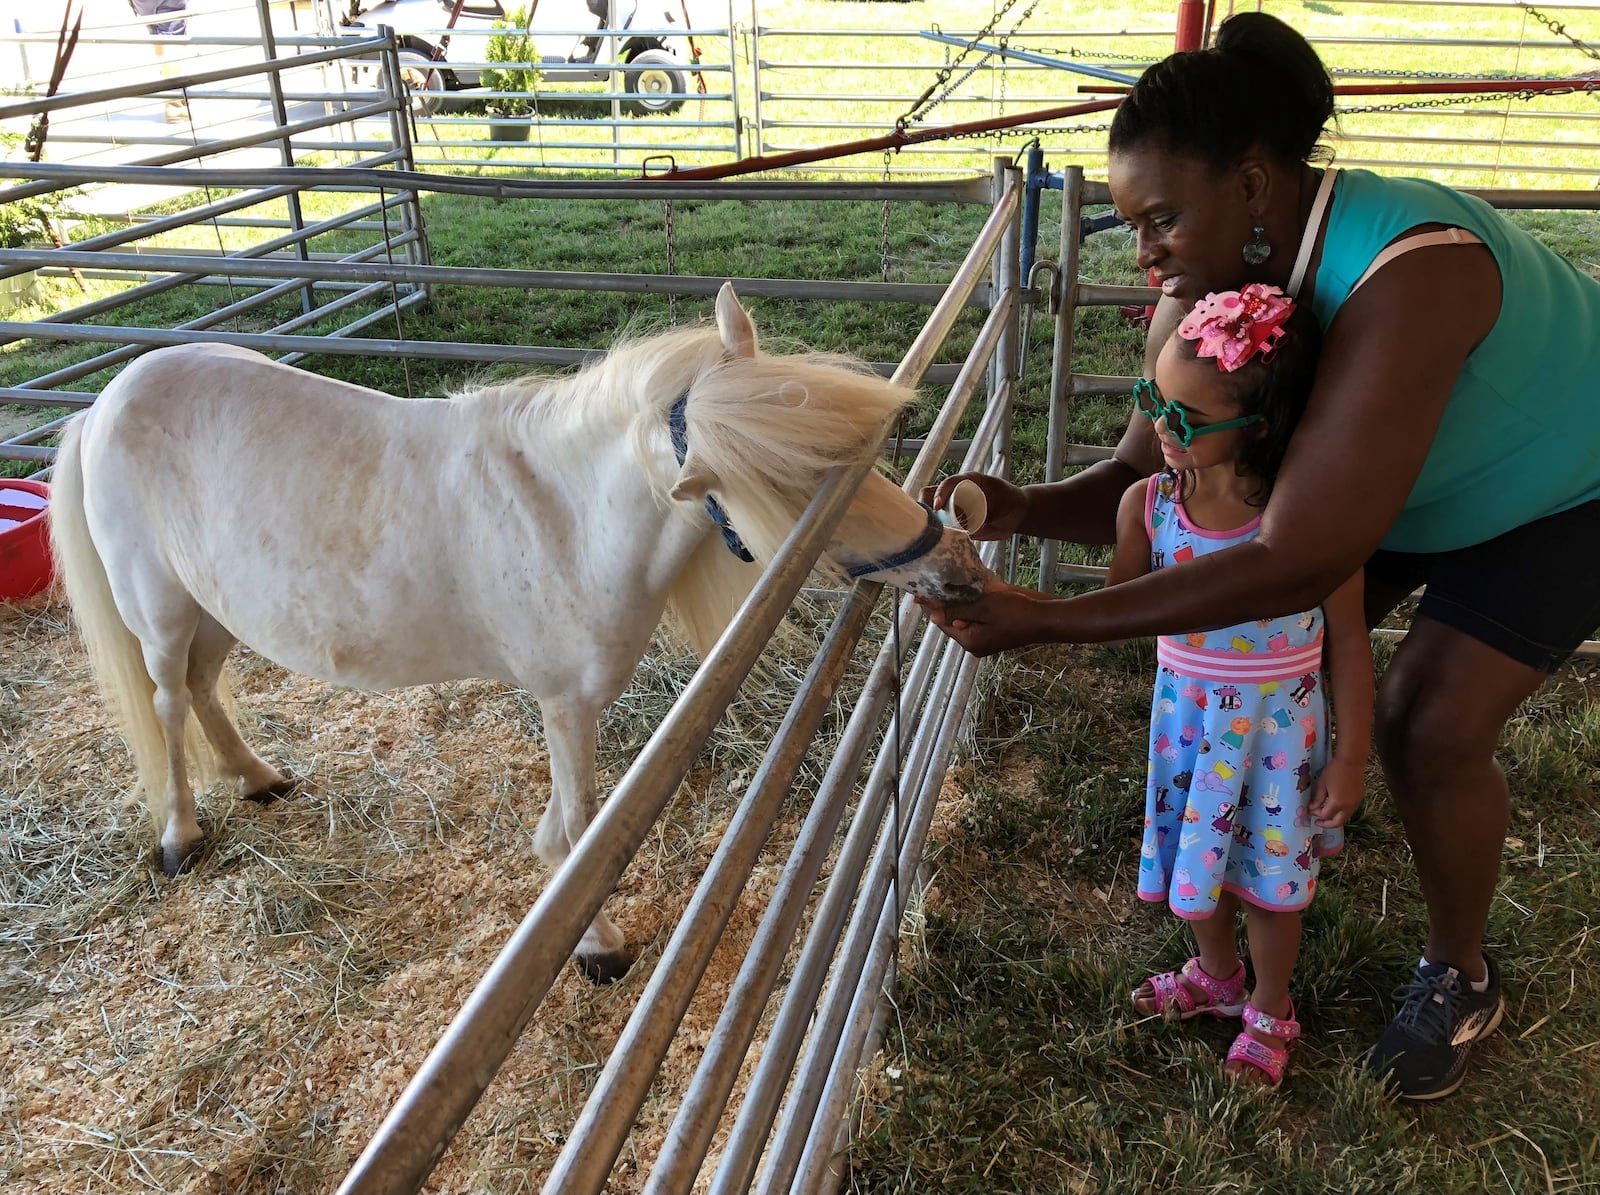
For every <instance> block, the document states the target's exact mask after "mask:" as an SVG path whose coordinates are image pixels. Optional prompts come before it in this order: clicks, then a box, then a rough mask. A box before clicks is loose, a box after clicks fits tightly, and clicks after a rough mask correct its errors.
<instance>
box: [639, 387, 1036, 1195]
mask: <svg viewBox="0 0 1600 1195" xmlns="http://www.w3.org/2000/svg"><path fill="white" fill-rule="evenodd" d="M1004 418H1009V411H1007V410H1003V409H1002V408H1001V407H1000V406H999V405H998V404H997V405H996V406H995V407H994V408H993V409H992V410H991V411H987V412H985V416H984V421H983V424H982V425H980V428H979V432H978V434H977V435H976V436H975V437H974V447H972V448H971V449H969V451H968V454H967V457H966V462H967V465H966V466H965V467H973V468H976V467H980V466H981V465H983V464H986V463H987V462H988V460H989V452H990V447H991V446H992V444H993V442H994V439H995V437H996V435H997V433H998V430H999V424H1000V422H1001V420H1002V419H1004ZM918 614H919V612H918V611H916V610H915V608H914V607H913V606H912V605H911V604H910V603H905V604H904V605H903V607H902V609H901V610H900V612H899V614H898V615H897V617H899V618H901V619H902V622H901V624H900V625H901V627H902V630H903V632H904V633H903V636H902V637H903V638H905V639H906V640H908V641H909V637H910V631H911V630H912V629H914V623H912V624H907V623H906V622H904V621H903V620H904V619H906V618H914V617H915V616H917V615H918ZM936 642H937V640H936V639H929V638H926V637H925V638H924V640H923V642H922V644H921V645H919V647H918V651H917V655H916V658H915V660H914V661H913V663H912V666H911V669H910V671H909V672H908V673H907V674H906V676H905V678H904V680H903V683H902V689H903V692H902V695H901V698H900V701H899V704H898V705H897V707H896V712H895V714H894V717H895V718H896V719H897V720H896V721H892V722H891V723H890V730H889V731H888V732H886V735H885V739H886V741H887V739H888V738H889V737H890V736H892V735H893V734H895V733H896V732H897V728H898V727H899V726H902V725H905V724H906V723H907V722H908V721H910V720H911V718H912V716H913V714H914V712H915V708H916V705H917V703H918V702H919V701H920V699H921V694H922V692H923V689H924V685H925V683H926V674H927V669H928V668H929V667H930V665H931V661H932V653H933V651H934V647H935V644H936ZM891 648H892V642H891V643H890V644H886V645H885V646H884V648H883V649H882V650H880V652H879V655H878V660H877V662H876V663H875V664H874V666H873V672H872V676H871V678H870V679H869V681H868V685H867V688H866V689H865V690H864V691H863V694H862V697H861V700H860V701H859V702H858V703H857V706H856V710H855V712H854V713H853V714H852V716H851V719H850V723H849V725H848V726H847V727H846V728H845V732H844V735H843V737H842V738H841V740H840V743H839V745H838V747H837V748H836V749H835V752H834V758H833V760H832V761H831V762H830V764H829V768H828V772H827V775H826V776H825V777H824V778H823V781H822V784H821V786H820V787H819V788H818V790H817V795H816V798H815V799H814V801H813V803H812V807H811V810H810V812H809V813H808V814H807V817H806V822H805V825H804V827H803V828H802V829H801V832H800V835H799V836H798V837H797V839H796V840H795V843H794V846H793V848H792V850H791V851H790V856H789V862H788V863H787V865H786V866H785V868H784V873H783V877H782V879H781V881H780V887H779V889H778V894H785V895H786V900H784V901H780V900H779V899H778V894H775V895H774V900H773V902H772V904H771V905H770V906H769V911H768V913H767V916H766V917H765V918H764V919H763V922H762V925H761V928H760V930H759V931H758V937H757V941H756V943H755V944H753V945H752V947H751V950H750V953H749V954H748V955H747V956H746V960H745V964H744V967H743V968H742V969H741V971H740V976H739V979H738V980H737V981H736V988H740V987H742V984H743V983H744V982H745V981H746V979H747V978H748V979H752V980H755V981H756V982H758V983H759V984H760V985H761V986H762V987H764V988H766V989H767V990H766V991H765V992H762V993H760V994H759V995H757V994H756V993H754V992H752V993H751V994H749V995H748V996H744V997H742V999H743V1000H744V1001H745V1003H746V1004H747V1006H748V1007H742V1008H729V1009H725V1010H724V1013H723V1016H722V1019H721V1020H719V1021H718V1024H717V1027H716V1030H715V1032H714V1036H713V1039H712V1043H711V1045H710V1046H708V1049H707V1055H708V1057H706V1058H705V1059H703V1060H702V1063H701V1067H700V1071H699V1073H697V1074H696V1076H695V1079H694V1082H693V1084H692V1085H691V1088H690V1091H689V1093H688V1094H687V1095H686V1096H685V1099H684V1103H683V1108H682V1111H680V1119H681V1118H682V1117H683V1116H684V1115H685V1113H687V1114H688V1115H689V1116H691V1117H695V1118H698V1117H704V1116H711V1117H713V1119H714V1117H715V1112H714V1110H713V1109H712V1108H711V1107H709V1106H708V1105H709V1102H710V1101H711V1099H712V1091H713V1087H715V1088H716V1089H721V1088H725V1087H729V1085H730V1084H731V1078H726V1079H725V1078H723V1077H719V1076H718V1075H717V1074H716V1073H715V1072H714V1071H712V1070H711V1069H710V1063H711V1061H712V1057H711V1054H712V1047H716V1046H717V1045H718V1043H719V1039H724V1038H731V1037H732V1036H733V1035H735V1034H741V1033H742V1034H753V1032H754V1028H753V1023H752V1024H750V1025H748V1026H746V1025H745V1024H744V1022H745V1021H746V1020H749V1021H751V1022H753V1020H754V1019H755V1018H756V1017H759V1015H760V1012H761V1008H762V1006H763V1005H764V1003H765V1001H766V999H767V997H768V995H770V991H771V989H772V987H774V986H775V984H776V981H777V971H778V968H779V967H780V966H781V965H782V961H783V957H784V954H785V951H786V949H787V944H788V939H789V938H791V937H792V936H793V932H794V923H795V922H797V921H798V919H799V916H800V914H799V911H798V908H792V911H786V910H791V906H793V905H794V903H795V902H799V901H803V900H804V899H805V894H807V893H809V892H810V891H811V890H812V887H813V886H814V885H815V883H816V880H817V876H818V875H819V873H820V872H821V869H822V865H823V862H824V861H825V859H826V856H827V855H828V853H829V844H830V843H831V841H832V838H833V835H834V832H835V830H836V829H837V827H838V825H839V822H840V820H841V819H842V817H843V814H844V809H845V805H846V803H847V801H848V799H849V797H850V794H851V790H852V788H853V786H854V781H855V777H856V775H857V773H858V772H859V771H860V768H861V764H862V761H863V760H864V758H865V755H866V750H867V743H868V739H869V737H870V736H871V733H872V729H873V727H874V726H876V724H877V721H878V719H879V717H880V716H881V714H882V711H883V708H884V706H885V705H886V704H887V703H888V702H889V699H890V697H891V696H892V693H891V690H890V670H891V669H890V665H891V656H890V652H891ZM893 762H894V761H893V757H892V756H889V755H885V754H882V753H880V754H879V756H878V759H877V761H876V762H875V763H874V765H873V770H872V774H871V776H870V777H869V778H868V780H867V783H866V784H865V786H864V787H863V789H862V799H861V801H860V802H859V804H858V805H857V807H856V813H855V817H854V819H853V820H852V822H851V827H850V831H849V833H848V834H847V835H846V838H845V842H844V845H843V846H842V847H841V848H840V851H839V855H838V858H837V859H836V860H835V862H834V869H833V875H834V877H836V878H835V879H831V880H830V882H829V884H828V887H827V890H826V891H825V892H824V893H823V896H822V900H821V901H820V903H818V905H817V907H816V910H815V912H814V914H813V916H812V920H811V929H810V932H809V933H808V934H807V937H806V941H805V945H804V947H803V948H802V950H801V954H800V957H799V961H798V962H797V963H796V964H795V967H794V970H793V972H792V974H791V975H790V976H789V982H788V984H787V986H786V988H785V991H784V998H783V1001H782V1003H781V1004H780V1006H779V1009H778V1013H777V1017H776V1019H775V1021H774V1022H773V1025H772V1028H771V1029H770V1030H769V1031H768V1034H767V1041H766V1045H765V1047H764V1048H763V1050H762V1063H761V1066H760V1067H758V1068H757V1070H756V1073H755V1074H754V1075H753V1076H752V1078H751V1081H750V1085H749V1087H748V1089H747V1090H746V1092H745V1097H744V1101H743V1103H742V1104H741V1106H740V1109H739V1112H738V1115H737V1116H736V1118H735V1120H734V1123H733V1126H732V1129H731V1131H730V1134H729V1138H728V1141H727V1144H726V1145H725V1146H724V1147H723V1151H722V1158H721V1161H720V1162H719V1164H718V1167H717V1170H716V1173H715V1174H714V1176H713V1177H712V1181H711V1187H710V1191H711V1193H712V1195H742V1193H743V1192H744V1191H746V1190H747V1189H748V1188H749V1186H750V1182H751V1179H752V1177H753V1176H754V1174H755V1171H756V1166H757V1164H758V1163H759V1161H760V1158H761V1152H762V1149H763V1148H764V1147H765V1145H766V1142H767V1141H768V1138H769V1136H770V1135H771V1133H772V1124H773V1119H774V1118H775V1117H776V1115H777V1112H778V1105H779V1101H780V1100H781V1099H782V1098H783V1094H784V1091H785V1089H786V1088H787V1087H788V1086H789V1085H790V1082H789V1080H790V1073H791V1070H792V1068H793V1067H794V1065H795V1060H796V1058H798V1057H799V1054H800V1050H801V1047H802V1045H803V1044H804V1039H805V1035H806V1031H807V1029H808V1027H809V1026H810V1025H811V1024H812V1021H813V1018H814V1016H815V1015H816V1011H817V1001H818V997H819V995H820V994H821V992H822V989H823V984H824V982H825V981H826V979H827V975H828V967H829V963H830V961H831V959H832V958H833V955H834V951H835V949H836V947H837V945H838V941H839V937H840V935H841V934H842V933H843V932H844V927H845V917H846V915H847V914H848V912H849V910H850V906H851V904H852V903H853V902H854V900H855V898H856V890H855V881H853V880H848V879H845V878H843V877H850V876H855V877H859V876H860V875H861V874H862V872H863V869H864V868H865V866H866V861H867V857H868V852H869V851H870V849H871V846H872V841H873V838H874V837H875V835H876V834H877V832H878V829H879V827H881V825H882V822H883V818H884V812H885V808H886V804H887V801H888V794H889V789H888V787H887V781H888V779H889V778H890V775H891V772H890V768H891V766H892V764H893ZM733 1048H734V1046H733V1043H732V1042H731V1041H723V1042H722V1044H721V1047H720V1050H719V1054H718V1057H721V1058H726V1057H728V1056H729V1054H731V1052H732V1050H733ZM741 1048H742V1047H741ZM718 1098H719V1099H720V1100H721V1101H722V1102H723V1103H725V1102H726V1094H725V1093H723V1094H720V1095H719V1096H718ZM714 1128H715V1125H714V1124H712V1125H710V1126H702V1127H700V1128H698V1129H695V1128H693V1126H691V1125H684V1126H682V1128H681V1130H680V1125H679V1124H678V1123H674V1125H673V1128H672V1130H671V1136H669V1138H668V1143H667V1146H666V1149H665V1150H664V1156H663V1159H662V1161H663V1162H664V1163H670V1164H671V1165H672V1167H673V1169H672V1171H671V1172H669V1175H668V1176H667V1177H676V1176H677V1175H679V1174H684V1173H686V1171H687V1169H688V1167H689V1165H690V1164H691V1163H692V1164H693V1165H695V1166H698V1164H699V1161H700V1160H703V1150H700V1148H699V1145H698V1142H696V1150H697V1151H699V1152H700V1154H701V1157H700V1158H699V1159H695V1158H694V1157H693V1152H692V1151H690V1150H688V1149H687V1144H688V1142H687V1141H685V1142H684V1143H683V1144H682V1145H675V1144H674V1142H675V1140H676V1139H677V1138H678V1137H679V1136H680V1135H681V1136H683V1137H685V1138H687V1137H688V1136H689V1134H690V1133H691V1132H693V1133H694V1134H695V1135H696V1137H698V1136H701V1135H704V1134H706V1133H708V1132H710V1131H713V1130H714ZM661 1164H662V1163H658V1167H659V1165H661ZM651 1195H675V1193H674V1188H673V1187H671V1186H666V1185H662V1186H660V1187H658V1188H656V1189H655V1190H654V1191H652V1192H651Z"/></svg>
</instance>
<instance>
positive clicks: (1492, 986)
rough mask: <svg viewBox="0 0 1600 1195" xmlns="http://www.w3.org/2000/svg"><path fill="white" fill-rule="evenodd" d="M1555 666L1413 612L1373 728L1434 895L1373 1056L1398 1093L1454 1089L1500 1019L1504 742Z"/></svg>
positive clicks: (1423, 1094)
mask: <svg viewBox="0 0 1600 1195" xmlns="http://www.w3.org/2000/svg"><path fill="white" fill-rule="evenodd" d="M1544 679H1545V674H1544V673H1543V672H1541V671H1539V670H1538V669H1535V668H1532V667H1530V666H1529V665H1527V664H1522V663H1519V662H1518V661H1516V660H1513V659H1512V658H1511V657H1510V656H1507V655H1505V654H1503V653H1501V652H1499V651H1496V650H1495V649H1494V648H1491V647H1488V646H1486V645H1485V644H1483V643H1481V642H1479V641H1478V640H1477V639H1474V638H1472V637H1471V636H1469V635H1467V634H1465V633H1463V632H1461V631H1458V630H1455V629H1453V628H1451V627H1448V626H1445V625H1443V624H1442V623H1439V622H1435V621H1433V620H1431V619H1428V618H1421V617H1419V618H1417V619H1415V620H1414V621H1413V623H1412V627H1411V631H1410V633H1409V634H1408V635H1407V636H1406V638H1405V640H1404V642H1403V643H1402V644H1401V645H1400V648H1399V650H1398V651H1396V653H1395V657H1394V661H1393V662H1392V663H1391V664H1390V665H1389V669H1388V671H1387V672H1386V673H1385V675H1384V678H1383V683H1382V684H1381V686H1380V687H1379V690H1378V705H1377V727H1376V735H1375V739H1376V742H1377V746H1378V755H1379V757H1380V759H1381V760H1382V763H1383V770H1384V775H1385V777H1386V778H1387V780H1388V782H1389V791H1390V793H1391V794H1392V795H1393V797H1394V801H1395V807H1396V809H1397V810H1398V811H1399V813H1400V817H1401V820H1402V821H1403V822H1404V823H1405V828H1406V839H1407V841H1408V842H1409V843H1410V844H1411V853H1412V857H1413V859H1414V860H1415V863H1416V869H1417V880H1418V883H1419V884H1420V886H1421V889H1422V897H1423V900H1424V901H1426V902H1427V906H1428V940H1427V944H1426V946H1425V947H1424V949H1423V965H1421V966H1419V967H1418V969H1417V972H1416V975H1415V976H1414V977H1413V979H1412V982H1411V985H1410V987H1409V988H1407V989H1405V993H1404V995H1403V997H1402V998H1401V1001H1400V1003H1401V1007H1400V1011H1399V1013H1398V1014H1397V1015H1396V1017H1395V1019H1394V1022H1393V1023H1392V1024H1391V1025H1390V1027H1389V1029H1388V1031H1386V1032H1385V1033H1384V1035H1383V1038H1382V1039H1381V1040H1380V1041H1379V1043H1378V1045H1377V1048H1376V1049H1375V1050H1374V1051H1373V1054H1372V1056H1371V1058H1370V1059H1369V1061H1368V1066H1369V1068H1370V1069H1371V1070H1372V1071H1373V1072H1374V1073H1375V1074H1377V1075H1379V1076H1385V1075H1387V1076H1388V1078H1389V1082H1390V1085H1391V1087H1392V1089H1393V1090H1394V1091H1395V1093H1396V1094H1398V1095H1402V1096H1405V1097H1407V1098H1411V1099H1432V1098H1437V1097H1438V1096H1442V1095H1448V1094H1450V1092H1452V1091H1454V1090H1455V1089H1456V1088H1457V1087H1459V1086H1460V1085H1461V1082H1462V1079H1463V1077H1464V1076H1465V1073H1466V1060H1467V1054H1468V1052H1469V1051H1470V1049H1471V1046H1472V1043H1473V1042H1474V1041H1476V1040H1478V1039H1479V1038H1481V1037H1483V1036H1484V1035H1485V1034H1487V1033H1489V1032H1491V1031H1492V1030H1493V1029H1494V1027H1495V1026H1496V1025H1498V1024H1499V1020H1500V1013H1501V1010H1502V1009H1503V1007H1504V1004H1503V1000H1502V997H1501V994H1500V990H1499V987H1500V985H1499V975H1498V972H1497V971H1496V970H1495V968H1494V966H1493V963H1492V961H1491V960H1489V959H1487V958H1486V956H1485V955H1484V953H1483V934H1484V929H1485V927H1486V925H1487V923H1488V919H1489V905H1490V902H1491V901H1492V900H1493V899H1494V890H1495V882H1496V880H1497V878H1498V876H1499V872H1500V855H1501V851H1502V849H1503V846H1504V843H1505V834H1506V824H1507V822H1508V820H1509V817H1510V807H1511V799H1510V793H1509V790H1508V789H1507V787H1506V779H1505V775H1504V773H1503V772H1501V770H1500V765H1499V763H1498V762H1496V760H1495V749H1496V747H1497V746H1498V744H1499V741H1500V736H1501V734H1502V733H1503V731H1504V729H1505V724H1506V721H1507V720H1508V719H1509V718H1510V717H1511V715H1512V713H1514V712H1515V711H1516V708H1517V706H1518V705H1520V704H1521V703H1522V702H1523V700H1524V699H1526V698H1527V697H1528V696H1529V695H1530V694H1531V693H1533V692H1534V690H1536V689H1537V688H1538V687H1539V686H1540V684H1542V683H1543V681H1544Z"/></svg>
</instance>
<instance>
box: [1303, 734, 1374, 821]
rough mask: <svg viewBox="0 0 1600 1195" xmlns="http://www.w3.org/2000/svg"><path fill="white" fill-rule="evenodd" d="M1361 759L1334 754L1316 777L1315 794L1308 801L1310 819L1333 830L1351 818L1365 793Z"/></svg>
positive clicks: (1365, 782)
mask: <svg viewBox="0 0 1600 1195" xmlns="http://www.w3.org/2000/svg"><path fill="white" fill-rule="evenodd" d="M1366 786H1367V777H1366V767H1365V761H1364V760H1356V759H1354V758H1341V757H1340V756H1339V755H1338V754H1337V753H1335V755H1334V757H1333V759H1332V760H1331V761H1330V762H1329V764H1328V766H1327V767H1326V768H1324V769H1323V770H1322V775H1321V776H1318V777H1317V792H1316V797H1315V798H1314V799H1313V800H1312V802H1311V818H1312V820H1313V821H1314V822H1316V824H1317V825H1319V826H1321V827H1322V828H1323V829H1324V830H1333V829H1336V828H1337V827H1339V826H1342V825H1344V824H1345V823H1346V822H1347V821H1349V820H1350V815H1351V814H1353V813H1354V812H1355V811H1356V809H1357V808H1358V807H1359V806H1360V804H1361V798H1362V797H1364V796H1365V795H1366Z"/></svg>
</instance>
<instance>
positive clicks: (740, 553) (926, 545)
mask: <svg viewBox="0 0 1600 1195" xmlns="http://www.w3.org/2000/svg"><path fill="white" fill-rule="evenodd" d="M688 410H689V392H688V391H687V390H685V391H684V392H683V393H682V394H680V395H679V396H678V401H677V402H675V403H673V404H672V410H671V412H670V413H669V415H668V418H667V424H668V427H669V428H670V429H671V431H672V451H673V454H674V455H675V456H676V457H677V458H678V464H679V465H680V466H681V465H682V464H683V462H684V459H685V458H686V457H687V456H688V455H689V424H688ZM922 509H923V510H925V511H927V512H928V525H927V526H926V527H925V528H923V531H922V534H921V535H920V536H918V537H917V539H916V540H915V541H914V542H913V543H912V544H911V546H910V547H908V548H905V549H904V550H902V551H899V552H896V553H895V554H894V555H893V556H889V557H886V558H885V559H883V560H879V561H876V562H874V563H871V564H858V565H856V566H855V567H854V568H851V569H846V570H845V572H846V573H847V575H849V576H850V577H865V576H868V575H869V574H871V573H881V572H887V571H888V570H889V569H894V568H901V567H903V566H904V565H907V564H910V563H911V562H912V561H914V560H920V559H922V557H924V556H926V555H927V554H928V553H929V552H931V551H933V549H934V548H935V547H937V546H938V543H939V541H940V540H941V539H943V538H944V524H943V523H941V522H940V521H939V516H938V515H936V514H935V513H934V511H933V508H932V507H931V506H923V508H922ZM706 514H708V515H710V516H711V521H712V522H713V523H715V524H716V525H717V530H718V531H720V532H722V542H723V543H724V544H726V545H727V548H728V551H730V552H732V553H733V554H734V555H735V556H737V557H738V558H739V559H740V560H743V561H746V562H747V563H752V564H753V563H754V562H755V557H754V556H752V555H750V549H749V548H747V547H745V546H744V541H743V540H742V539H740V538H739V533H738V532H737V531H735V530H734V529H733V521H732V520H731V519H729V518H728V512H727V511H726V510H724V509H723V508H722V503H720V502H718V501H717V500H716V499H715V498H713V497H712V496H711V495H710V494H707V495H706Z"/></svg>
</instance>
